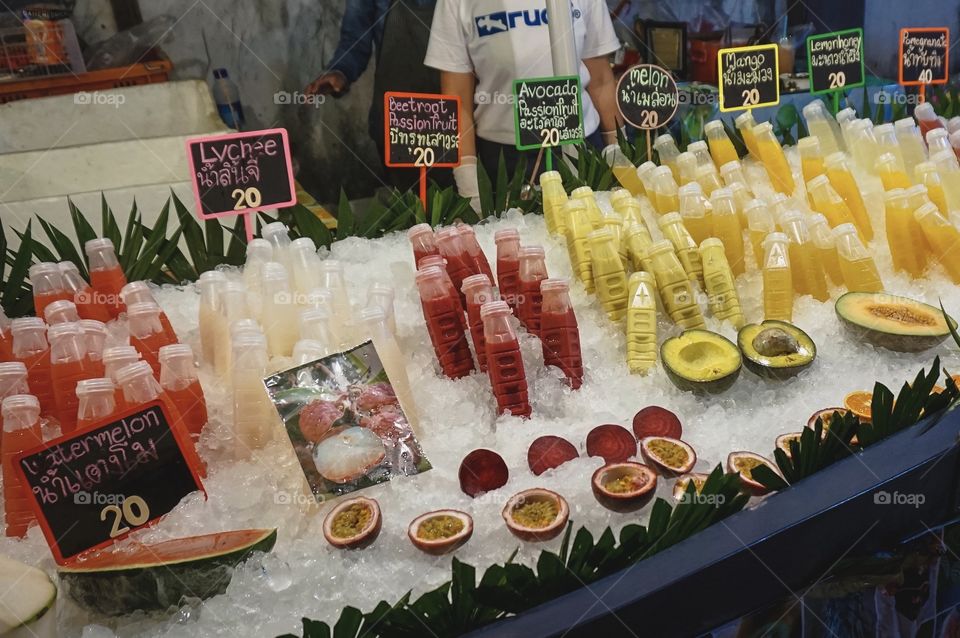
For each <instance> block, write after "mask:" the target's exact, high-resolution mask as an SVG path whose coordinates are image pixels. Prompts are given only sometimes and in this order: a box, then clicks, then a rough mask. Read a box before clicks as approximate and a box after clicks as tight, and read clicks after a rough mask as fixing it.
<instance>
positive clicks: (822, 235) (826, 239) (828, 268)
mask: <svg viewBox="0 0 960 638" xmlns="http://www.w3.org/2000/svg"><path fill="white" fill-rule="evenodd" d="M807 228H809V229H810V236H811V237H813V243H814V244H816V246H817V251H818V252H819V254H820V263H821V264H822V265H823V271H824V272H825V273H826V274H827V276H828V277H830V281H831V282H832V283H833V285H834V286H842V285H843V273H842V272H840V257H839V256H838V255H837V243H836V240H835V239H834V237H833V232H831V230H830V224H828V223H827V218H826V217H824V216H823V215H821V214H820V213H812V214H810V215H807Z"/></svg>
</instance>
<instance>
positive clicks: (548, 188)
mask: <svg viewBox="0 0 960 638" xmlns="http://www.w3.org/2000/svg"><path fill="white" fill-rule="evenodd" d="M540 190H541V192H542V193H543V218H544V221H545V222H546V223H547V232H549V233H550V234H551V235H563V233H564V222H563V215H562V214H561V211H562V209H563V205H564V204H565V203H566V201H567V191H566V189H565V188H564V187H563V178H562V177H561V176H560V173H558V172H557V171H547V172H545V173H543V174H541V175H540Z"/></svg>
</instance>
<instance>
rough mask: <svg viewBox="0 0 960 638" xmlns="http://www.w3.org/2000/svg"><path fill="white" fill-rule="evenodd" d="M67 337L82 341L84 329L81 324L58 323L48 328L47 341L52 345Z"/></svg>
mask: <svg viewBox="0 0 960 638" xmlns="http://www.w3.org/2000/svg"><path fill="white" fill-rule="evenodd" d="M67 336H72V337H76V338H77V339H82V338H83V329H82V328H81V327H80V324H79V323H77V322H68V323H58V324H55V325H52V326H50V327H49V328H47V339H48V340H49V341H50V343H51V344H52V343H54V342H55V341H59V340H60V339H63V338H64V337H67Z"/></svg>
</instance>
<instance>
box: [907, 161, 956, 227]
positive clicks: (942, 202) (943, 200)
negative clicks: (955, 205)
mask: <svg viewBox="0 0 960 638" xmlns="http://www.w3.org/2000/svg"><path fill="white" fill-rule="evenodd" d="M914 175H915V177H916V181H917V184H922V185H923V186H925V187H926V188H927V196H928V197H930V201H931V202H933V203H934V204H936V205H937V208H938V209H940V214H941V215H946V214H948V213H949V212H950V207H949V206H948V205H947V193H946V191H945V190H944V189H943V181H942V180H941V179H940V173H938V172H937V167H936V166H934V165H933V162H920V163H918V164H917V166H916V168H915V169H914Z"/></svg>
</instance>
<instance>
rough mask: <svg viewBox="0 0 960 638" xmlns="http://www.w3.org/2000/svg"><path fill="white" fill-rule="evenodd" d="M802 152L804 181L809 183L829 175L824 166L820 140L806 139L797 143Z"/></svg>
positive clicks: (814, 138)
mask: <svg viewBox="0 0 960 638" xmlns="http://www.w3.org/2000/svg"><path fill="white" fill-rule="evenodd" d="M797 150H798V151H800V166H801V170H802V172H803V181H804V183H808V182H809V181H810V180H812V179H813V178H814V177H819V176H820V175H826V174H827V168H826V166H824V165H823V151H822V150H820V140H819V139H818V138H816V137H812V136H811V137H805V138H803V139H802V140H800V141H799V142H797Z"/></svg>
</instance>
